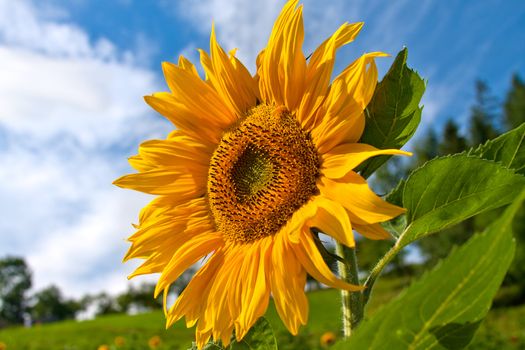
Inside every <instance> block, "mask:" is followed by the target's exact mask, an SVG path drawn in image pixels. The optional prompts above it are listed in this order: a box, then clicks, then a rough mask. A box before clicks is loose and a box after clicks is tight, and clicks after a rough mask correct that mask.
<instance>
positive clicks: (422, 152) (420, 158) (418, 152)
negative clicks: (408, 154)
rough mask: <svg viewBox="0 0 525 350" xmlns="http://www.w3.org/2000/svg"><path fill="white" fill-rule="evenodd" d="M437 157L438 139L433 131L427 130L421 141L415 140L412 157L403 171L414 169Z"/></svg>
mask: <svg viewBox="0 0 525 350" xmlns="http://www.w3.org/2000/svg"><path fill="white" fill-rule="evenodd" d="M438 155H439V137H438V135H437V134H436V131H435V130H434V129H428V131H427V133H426V134H425V136H424V137H423V138H422V139H419V140H416V142H415V145H414V157H412V159H411V163H410V164H409V165H408V166H407V168H408V169H406V170H405V172H406V173H408V172H409V170H411V169H414V168H416V167H418V166H420V165H423V164H424V163H426V162H428V161H429V160H431V159H434V158H435V157H437V156H438Z"/></svg>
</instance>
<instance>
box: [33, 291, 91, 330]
mask: <svg viewBox="0 0 525 350" xmlns="http://www.w3.org/2000/svg"><path fill="white" fill-rule="evenodd" d="M32 299H33V302H34V305H33V307H32V308H31V316H32V318H33V320H34V321H36V322H42V323H45V322H54V321H61V320H66V319H72V318H75V316H76V314H77V312H79V311H80V310H81V309H82V305H81V304H80V303H79V302H76V301H74V300H65V299H64V297H63V296H62V293H61V292H60V289H58V287H56V286H50V287H48V288H46V289H43V290H41V291H40V292H38V293H36V294H35V295H34V296H33V298H32Z"/></svg>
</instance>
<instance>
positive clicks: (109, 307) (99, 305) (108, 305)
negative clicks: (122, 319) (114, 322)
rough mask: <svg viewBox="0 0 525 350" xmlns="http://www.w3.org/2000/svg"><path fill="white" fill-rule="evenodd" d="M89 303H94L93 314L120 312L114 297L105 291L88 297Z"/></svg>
mask: <svg viewBox="0 0 525 350" xmlns="http://www.w3.org/2000/svg"><path fill="white" fill-rule="evenodd" d="M90 301H91V303H93V304H95V305H96V311H95V314H96V315H97V316H98V315H108V314H116V313H119V312H121V310H120V308H119V305H118V303H117V301H116V300H115V298H113V297H112V296H111V295H109V294H107V293H100V294H98V295H96V296H93V297H91V298H90Z"/></svg>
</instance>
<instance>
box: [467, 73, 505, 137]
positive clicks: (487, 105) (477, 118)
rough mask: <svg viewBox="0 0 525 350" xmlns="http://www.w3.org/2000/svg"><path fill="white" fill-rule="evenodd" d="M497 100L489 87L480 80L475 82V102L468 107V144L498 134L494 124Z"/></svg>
mask: <svg viewBox="0 0 525 350" xmlns="http://www.w3.org/2000/svg"><path fill="white" fill-rule="evenodd" d="M496 109H497V101H496V99H495V98H494V97H493V96H492V95H491V94H490V89H489V87H488V86H487V84H486V83H484V82H483V81H481V80H478V81H477V82H476V98H475V103H474V105H473V106H472V108H471V109H470V121H469V123H470V133H469V141H470V142H469V146H471V147H474V146H477V145H480V144H482V143H485V142H486V141H488V140H490V139H493V138H495V137H496V136H498V134H499V132H498V130H497V128H496V127H495V126H494V119H495V118H496V112H495V111H496Z"/></svg>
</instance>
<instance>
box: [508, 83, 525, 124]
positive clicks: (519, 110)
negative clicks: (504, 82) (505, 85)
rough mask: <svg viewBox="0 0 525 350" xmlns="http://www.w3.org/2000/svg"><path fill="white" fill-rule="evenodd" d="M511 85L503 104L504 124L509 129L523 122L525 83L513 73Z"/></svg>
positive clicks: (524, 121)
mask: <svg viewBox="0 0 525 350" xmlns="http://www.w3.org/2000/svg"><path fill="white" fill-rule="evenodd" d="M511 85H512V86H511V88H510V90H509V92H508V94H507V98H506V99H505V103H504V105H503V113H504V119H505V124H506V126H507V128H509V129H513V128H516V127H518V126H520V125H521V124H523V123H525V83H523V80H521V78H520V77H519V76H518V75H517V74H514V75H513V76H512V83H511Z"/></svg>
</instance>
